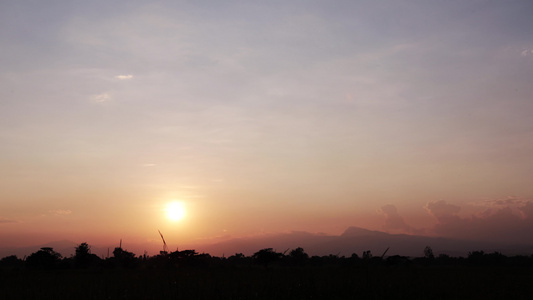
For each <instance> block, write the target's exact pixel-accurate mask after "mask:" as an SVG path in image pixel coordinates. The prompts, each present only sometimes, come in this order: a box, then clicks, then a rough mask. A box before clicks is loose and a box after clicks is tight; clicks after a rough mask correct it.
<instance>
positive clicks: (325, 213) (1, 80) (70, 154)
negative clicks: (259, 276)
mask: <svg viewBox="0 0 533 300" xmlns="http://www.w3.org/2000/svg"><path fill="white" fill-rule="evenodd" d="M113 3H114V4H113V5H112V4H110V3H107V2H106V1H92V2H90V3H83V4H82V3H78V4H76V5H75V6H70V5H61V4H50V3H29V2H26V1H17V2H13V3H4V4H2V5H1V9H0V20H2V21H1V23H0V28H3V30H1V31H0V45H1V47H2V49H3V51H2V52H1V53H0V61H1V62H2V69H1V70H0V107H1V109H0V166H1V167H0V246H23V245H30V244H39V243H45V242H48V241H51V240H62V239H68V240H72V241H75V242H82V241H87V242H89V243H90V244H110V243H116V241H117V240H120V239H121V238H122V239H124V240H128V241H132V242H135V243H144V242H154V243H159V235H158V233H157V230H161V231H162V232H163V233H164V234H165V236H166V237H167V240H168V241H169V242H170V241H172V243H175V244H178V243H180V244H190V245H196V244H200V243H206V242H208V241H211V240H216V239H219V238H230V237H240V236H248V235H258V234H264V233H276V232H289V231H308V232H314V233H316V232H323V233H327V234H340V233H342V232H343V231H344V230H345V229H346V228H347V227H348V226H359V227H364V228H369V229H375V230H383V231H388V232H394V233H409V234H423V235H432V236H449V237H457V238H465V239H475V238H479V239H494V240H499V241H505V242H511V241H512V242H522V241H524V240H526V239H528V238H530V237H531V236H530V235H528V233H527V228H530V225H531V219H530V216H531V215H533V214H532V211H531V205H532V203H533V202H532V201H533V200H531V199H533V185H531V174H532V172H531V170H532V169H533V160H532V159H531V153H533V121H532V120H533V119H532V118H531V112H532V111H533V101H531V99H532V96H533V87H532V86H531V84H530V81H531V80H530V79H531V78H532V75H533V73H532V72H533V71H532V70H533V43H532V42H531V41H533V37H532V36H531V30H530V28H531V27H532V25H533V24H532V22H533V21H532V19H531V17H530V16H529V12H530V11H531V8H532V7H531V5H532V4H531V3H530V2H529V1H513V2H512V3H506V4H499V3H485V2H483V1H482V2H479V1H462V2H461V3H448V2H446V3H422V4H421V3H415V2H414V1H413V2H411V1H407V2H402V3H399V2H396V1H388V2H386V3H387V5H381V4H376V3H358V2H357V3H352V2H345V1H331V2H328V4H327V5H326V4H324V3H323V2H321V1H310V2H308V1H307V2H305V3H300V2H298V1H296V2H290V3H285V2H275V4H266V3H264V2H261V1H257V2H255V1H247V2H246V3H243V2H240V1H226V2H224V4H222V3H219V2H209V1H208V2H202V3H199V2H198V3H196V2H195V3H188V2H186V1H184V2H180V1H177V2H176V1H168V2H167V1H161V2H157V3H153V2H152V1H146V2H145V1H135V2H131V1H114V2H113ZM172 201H181V202H182V203H183V204H184V206H185V209H186V214H185V217H184V218H183V219H182V220H179V221H174V222H173V221H170V220H169V219H168V218H167V217H166V212H165V207H166V205H167V204H168V203H169V202H172Z"/></svg>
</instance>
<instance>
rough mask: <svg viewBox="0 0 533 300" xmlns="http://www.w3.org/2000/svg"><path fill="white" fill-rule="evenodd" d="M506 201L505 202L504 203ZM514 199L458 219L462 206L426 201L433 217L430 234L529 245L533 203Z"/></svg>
mask: <svg viewBox="0 0 533 300" xmlns="http://www.w3.org/2000/svg"><path fill="white" fill-rule="evenodd" d="M506 202H507V203H506ZM517 202H519V201H518V200H517V199H507V201H500V200H497V201H495V202H494V206H492V207H489V208H487V209H485V210H483V211H481V212H480V213H477V214H473V215H471V216H468V217H460V216H459V215H458V212H459V211H460V210H461V207H459V206H457V205H454V204H449V203H446V201H436V202H429V203H428V204H427V205H426V209H427V211H428V213H429V214H430V215H432V216H433V217H435V219H436V220H437V224H435V226H434V227H433V228H432V229H431V231H433V233H435V234H437V235H440V236H446V237H453V238H460V239H471V240H482V241H493V242H506V243H516V244H520V243H528V242H530V241H531V240H532V239H533V231H531V230H530V228H532V226H533V201H527V202H525V203H523V204H518V205H517Z"/></svg>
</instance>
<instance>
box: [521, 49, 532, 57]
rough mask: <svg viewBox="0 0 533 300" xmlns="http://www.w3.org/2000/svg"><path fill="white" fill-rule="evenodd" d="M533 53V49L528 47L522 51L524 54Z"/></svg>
mask: <svg viewBox="0 0 533 300" xmlns="http://www.w3.org/2000/svg"><path fill="white" fill-rule="evenodd" d="M532 54H533V49H526V50H524V51H522V56H528V55H532Z"/></svg>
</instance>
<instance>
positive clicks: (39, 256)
mask: <svg viewBox="0 0 533 300" xmlns="http://www.w3.org/2000/svg"><path fill="white" fill-rule="evenodd" d="M60 262H61V254H59V253H57V252H55V251H54V249H53V248H51V247H43V248H41V250H39V251H37V252H34V253H32V254H31V255H30V256H28V258H26V264H27V265H28V266H29V267H31V268H42V269H51V268H56V267H58V266H59V263H60Z"/></svg>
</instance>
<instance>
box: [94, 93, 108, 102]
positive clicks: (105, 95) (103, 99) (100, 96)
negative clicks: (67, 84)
mask: <svg viewBox="0 0 533 300" xmlns="http://www.w3.org/2000/svg"><path fill="white" fill-rule="evenodd" d="M91 100H92V101H93V102H96V103H103V102H107V101H110V100H111V95H110V94H109V93H102V94H98V95H93V96H92V97H91Z"/></svg>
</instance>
